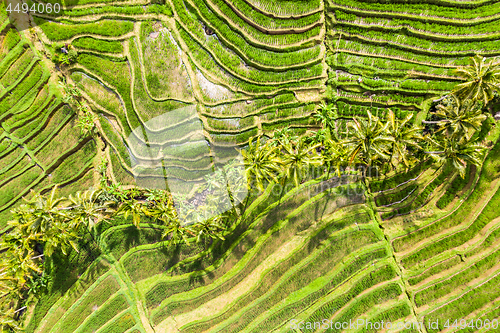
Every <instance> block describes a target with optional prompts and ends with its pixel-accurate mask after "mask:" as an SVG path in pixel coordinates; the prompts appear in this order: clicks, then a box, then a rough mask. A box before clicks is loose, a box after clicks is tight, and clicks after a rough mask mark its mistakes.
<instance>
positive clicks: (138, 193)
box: [0, 168, 235, 332]
mask: <svg viewBox="0 0 500 333" xmlns="http://www.w3.org/2000/svg"><path fill="white" fill-rule="evenodd" d="M233 169H234V168H233ZM224 171H225V172H226V173H227V175H228V176H229V177H231V173H234V171H232V170H228V169H227V168H226V170H222V171H221V172H219V173H215V176H212V178H214V179H215V178H217V177H220V174H221V173H222V172H224ZM233 178H234V177H233ZM214 179H211V182H212V183H214ZM221 184H222V183H221ZM224 184H225V183H224ZM224 186H225V185H224ZM213 192H214V193H213V195H211V196H207V200H206V203H205V204H204V205H200V206H197V207H194V206H193V205H191V204H189V202H187V201H185V200H181V199H182V198H177V199H178V203H179V206H181V209H176V208H178V207H176V206H174V199H173V197H172V195H171V194H170V193H167V192H165V191H160V190H140V189H137V188H132V189H124V188H122V187H121V186H120V185H111V186H106V187H105V188H104V189H100V190H94V189H91V190H88V191H84V192H77V193H76V194H74V195H70V196H69V197H68V198H64V197H57V186H55V187H54V188H53V189H52V190H51V191H50V193H49V194H48V195H41V194H40V193H33V195H32V197H31V198H30V199H29V200H26V199H25V201H26V202H25V203H24V204H22V205H21V206H19V207H18V208H16V209H14V210H12V213H13V219H12V220H11V221H9V222H8V232H6V233H5V234H4V235H3V237H2V240H1V242H0V252H1V253H2V256H1V258H0V312H1V314H0V325H2V326H0V328H1V329H3V331H6V332H9V331H16V330H18V329H19V328H18V327H17V324H16V320H14V319H15V316H16V313H17V312H16V311H14V309H16V308H17V307H18V306H19V305H20V304H21V302H22V301H23V300H26V299H27V297H28V296H29V295H31V294H34V293H35V291H34V290H33V289H30V288H31V287H32V285H33V283H32V282H33V281H37V280H39V279H40V277H41V276H42V274H43V272H44V262H45V261H44V258H45V257H51V256H52V254H53V253H54V252H55V251H61V252H62V253H63V254H64V255H68V254H69V251H71V250H74V251H77V252H78V240H79V239H81V238H82V237H83V236H84V235H85V234H90V236H91V237H94V235H95V234H96V233H97V229H98V228H97V226H98V225H99V224H100V223H101V222H108V223H109V222H110V221H111V220H112V219H113V218H126V219H127V218H129V217H131V220H132V223H133V224H134V225H135V226H136V227H140V224H141V221H142V220H143V218H144V217H149V218H150V222H153V223H155V224H159V225H161V226H162V227H163V234H162V237H164V238H167V239H168V244H169V245H170V244H178V243H179V242H182V241H183V242H186V243H189V239H190V238H194V239H195V240H196V241H197V242H201V241H204V240H205V239H206V238H211V239H215V238H218V239H224V237H223V234H224V232H225V231H226V229H227V225H228V224H227V220H228V219H229V218H232V217H234V214H235V209H234V208H231V209H230V210H229V211H223V212H217V214H215V213H214V211H215V210H214V209H212V208H211V205H214V204H218V205H220V197H221V196H220V195H219V196H217V193H216V192H217V191H215V190H214V191H213ZM226 197H228V196H227V195H226ZM228 200H230V199H228ZM233 207H234V206H233ZM178 211H179V212H180V213H179V212H178ZM182 214H183V215H182ZM186 219H188V220H189V221H191V224H189V225H187V224H186V223H185V221H186ZM35 296H36V295H35ZM1 329H0V331H2V330H1ZM3 331H2V332H3Z"/></svg>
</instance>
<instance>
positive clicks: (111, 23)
mask: <svg viewBox="0 0 500 333" xmlns="http://www.w3.org/2000/svg"><path fill="white" fill-rule="evenodd" d="M33 19H34V21H35V23H36V24H37V25H38V26H39V27H40V28H41V29H42V30H43V33H44V34H45V35H46V36H47V38H48V39H50V40H51V41H62V40H68V39H71V38H73V37H76V36H80V35H86V34H89V35H100V36H107V37H117V36H122V35H125V34H127V33H129V32H131V31H132V30H133V28H134V24H133V23H132V22H131V21H118V20H102V21H100V22H92V23H80V24H78V23H71V24H63V23H56V22H49V21H46V20H44V19H43V18H41V17H38V16H33Z"/></svg>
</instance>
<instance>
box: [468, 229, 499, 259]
mask: <svg viewBox="0 0 500 333" xmlns="http://www.w3.org/2000/svg"><path fill="white" fill-rule="evenodd" d="M499 239H500V229H499V228H497V229H495V230H493V231H492V232H491V233H490V234H489V235H488V237H486V238H485V239H484V240H483V241H482V242H481V244H480V245H478V246H477V247H475V248H474V249H472V250H470V251H468V252H466V253H465V256H466V257H472V256H473V255H476V254H478V253H481V252H482V251H484V249H485V248H487V247H491V246H492V245H494V244H496V242H497V241H498V240H499Z"/></svg>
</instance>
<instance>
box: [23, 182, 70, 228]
mask: <svg viewBox="0 0 500 333" xmlns="http://www.w3.org/2000/svg"><path fill="white" fill-rule="evenodd" d="M56 192H57V185H56V186H54V187H53V188H52V191H51V192H50V194H49V195H48V196H46V197H45V196H42V195H40V193H35V194H34V195H33V197H32V198H31V199H30V200H27V202H26V204H25V205H21V206H20V207H19V208H18V209H15V210H14V211H13V212H14V219H15V220H19V223H20V224H21V225H22V228H27V229H28V233H29V234H45V233H47V232H48V230H50V228H51V227H52V224H53V222H54V221H57V220H61V219H62V220H64V219H66V218H67V213H66V211H64V210H61V209H60V208H61V203H62V202H64V201H65V200H66V199H65V198H64V197H60V198H56Z"/></svg>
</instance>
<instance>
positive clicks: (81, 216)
mask: <svg viewBox="0 0 500 333" xmlns="http://www.w3.org/2000/svg"><path fill="white" fill-rule="evenodd" d="M101 193H102V191H97V190H90V191H85V192H77V193H76V194H75V195H73V194H70V196H69V198H68V199H69V201H70V202H71V203H72V204H73V206H71V207H68V209H71V214H70V216H71V221H72V223H73V225H74V226H75V227H76V228H77V229H78V227H79V226H80V225H81V224H83V225H85V227H86V228H87V229H88V230H89V231H91V230H92V229H93V228H94V227H95V226H96V225H97V224H98V223H99V222H101V221H102V220H105V219H106V217H107V215H106V214H105V213H109V212H110V210H109V206H110V205H111V204H112V202H110V201H108V202H104V203H102V204H100V203H99V202H98V197H99V195H100V194H101Z"/></svg>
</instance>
